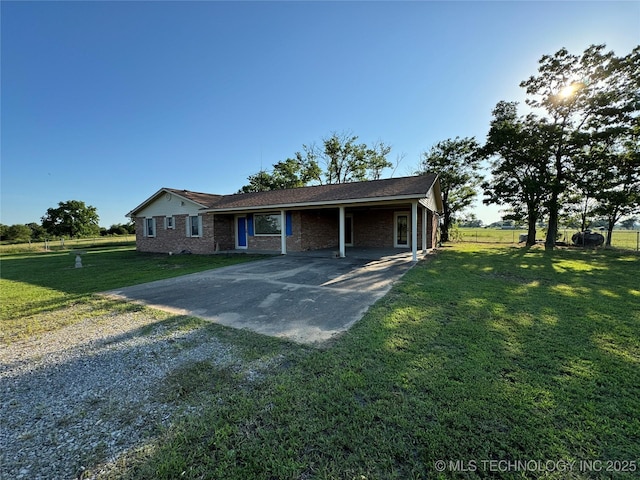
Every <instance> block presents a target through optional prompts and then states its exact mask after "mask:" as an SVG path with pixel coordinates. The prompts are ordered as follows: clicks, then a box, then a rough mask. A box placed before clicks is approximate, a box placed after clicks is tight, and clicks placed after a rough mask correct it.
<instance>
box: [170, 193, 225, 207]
mask: <svg viewBox="0 0 640 480" xmlns="http://www.w3.org/2000/svg"><path fill="white" fill-rule="evenodd" d="M162 190H164V191H167V192H171V193H174V194H176V195H179V196H181V197H184V198H187V199H189V200H191V201H192V202H196V203H198V204H200V205H202V206H203V207H207V206H209V205H212V204H214V203H215V202H216V201H218V200H219V199H220V198H222V197H223V195H216V194H213V193H201V192H192V191H190V190H176V189H175V188H163V189H162Z"/></svg>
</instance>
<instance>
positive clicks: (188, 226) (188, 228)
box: [184, 215, 191, 237]
mask: <svg viewBox="0 0 640 480" xmlns="http://www.w3.org/2000/svg"><path fill="white" fill-rule="evenodd" d="M184 226H185V229H186V234H187V237H190V236H191V217H190V216H189V215H187V216H186V217H185V218H184Z"/></svg>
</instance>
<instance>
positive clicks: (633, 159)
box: [594, 129, 640, 247]
mask: <svg viewBox="0 0 640 480" xmlns="http://www.w3.org/2000/svg"><path fill="white" fill-rule="evenodd" d="M638 133H640V129H639V130H638V132H637V133H635V134H633V135H631V136H630V137H629V138H628V139H627V140H626V141H624V143H623V144H622V145H616V146H613V147H612V148H611V149H610V151H609V152H607V153H608V154H604V155H603V157H604V168H601V169H599V170H598V172H599V173H600V175H599V177H598V183H597V185H598V188H597V190H596V191H595V194H594V196H595V199H596V200H597V202H598V204H597V206H596V207H595V209H594V212H595V213H596V214H599V215H602V216H603V217H605V218H606V219H607V231H608V234H607V240H606V246H608V247H610V246H611V237H612V236H613V227H614V226H615V224H616V223H617V222H618V221H619V220H620V219H621V218H622V217H625V216H627V215H633V214H637V213H640V135H639V134H638Z"/></svg>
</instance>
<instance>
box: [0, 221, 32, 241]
mask: <svg viewBox="0 0 640 480" xmlns="http://www.w3.org/2000/svg"><path fill="white" fill-rule="evenodd" d="M4 227H5V228H3V232H2V240H5V241H7V242H10V243H25V242H28V241H29V240H31V229H30V228H29V227H28V226H27V225H21V224H16V225H10V226H6V225H5V226H4Z"/></svg>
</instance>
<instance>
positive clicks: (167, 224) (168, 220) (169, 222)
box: [164, 215, 176, 230]
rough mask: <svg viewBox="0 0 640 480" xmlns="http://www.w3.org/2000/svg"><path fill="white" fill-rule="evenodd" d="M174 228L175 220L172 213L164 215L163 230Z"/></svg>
mask: <svg viewBox="0 0 640 480" xmlns="http://www.w3.org/2000/svg"><path fill="white" fill-rule="evenodd" d="M175 228H176V220H175V218H173V215H170V216H167V217H164V229H165V230H175Z"/></svg>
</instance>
